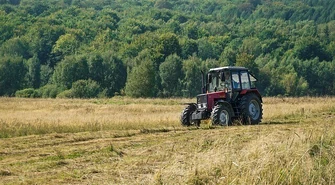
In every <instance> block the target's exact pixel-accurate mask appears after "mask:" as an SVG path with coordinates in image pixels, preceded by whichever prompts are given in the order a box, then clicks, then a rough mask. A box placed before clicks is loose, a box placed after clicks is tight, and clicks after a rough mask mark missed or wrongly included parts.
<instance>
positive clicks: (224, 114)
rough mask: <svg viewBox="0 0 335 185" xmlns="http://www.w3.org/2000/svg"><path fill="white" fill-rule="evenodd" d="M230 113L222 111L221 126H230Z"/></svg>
mask: <svg viewBox="0 0 335 185" xmlns="http://www.w3.org/2000/svg"><path fill="white" fill-rule="evenodd" d="M228 116H229V114H228V112H227V111H226V110H223V111H221V113H220V124H221V125H227V124H228Z"/></svg>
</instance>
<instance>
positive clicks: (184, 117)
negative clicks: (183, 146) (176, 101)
mask: <svg viewBox="0 0 335 185" xmlns="http://www.w3.org/2000/svg"><path fill="white" fill-rule="evenodd" d="M195 110H197V106H196V105H195V104H189V105H188V106H187V107H185V109H184V110H183V112H182V113H181V116H180V122H181V125H183V126H190V125H191V124H192V122H191V120H192V119H191V116H192V113H193V112H194V111H195ZM193 124H196V125H197V126H198V124H200V123H198V122H196V123H193Z"/></svg>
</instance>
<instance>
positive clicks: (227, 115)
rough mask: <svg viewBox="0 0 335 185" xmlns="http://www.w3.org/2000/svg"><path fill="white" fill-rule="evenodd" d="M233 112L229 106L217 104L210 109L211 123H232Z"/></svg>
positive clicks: (226, 124)
mask: <svg viewBox="0 0 335 185" xmlns="http://www.w3.org/2000/svg"><path fill="white" fill-rule="evenodd" d="M232 115H233V112H232V109H231V107H230V106H228V105H226V104H218V105H216V106H215V107H214V108H213V111H212V116H211V117H212V125H221V126H228V125H231V124H232V119H231V117H232Z"/></svg>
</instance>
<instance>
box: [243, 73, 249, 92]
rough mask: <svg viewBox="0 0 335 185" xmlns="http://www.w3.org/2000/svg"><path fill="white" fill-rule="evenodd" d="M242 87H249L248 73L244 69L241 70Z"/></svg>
mask: <svg viewBox="0 0 335 185" xmlns="http://www.w3.org/2000/svg"><path fill="white" fill-rule="evenodd" d="M241 82H242V89H250V81H249V73H248V72H246V71H242V72H241Z"/></svg>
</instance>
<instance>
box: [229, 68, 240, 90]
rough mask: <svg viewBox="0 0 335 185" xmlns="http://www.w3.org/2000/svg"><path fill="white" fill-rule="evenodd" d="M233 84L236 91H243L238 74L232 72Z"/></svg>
mask: <svg viewBox="0 0 335 185" xmlns="http://www.w3.org/2000/svg"><path fill="white" fill-rule="evenodd" d="M231 76H232V80H233V81H232V83H233V88H234V89H241V83H240V78H239V74H238V72H232V75H231Z"/></svg>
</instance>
